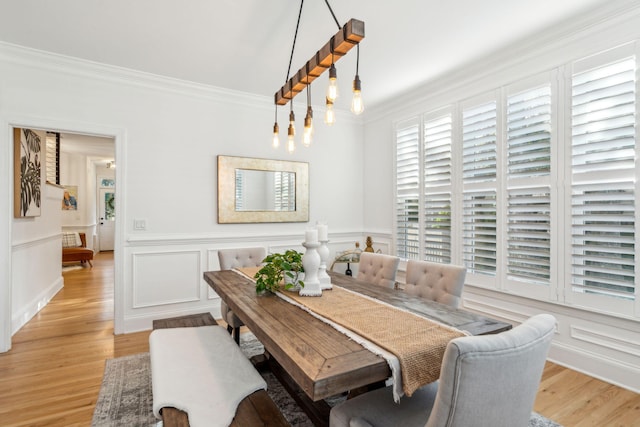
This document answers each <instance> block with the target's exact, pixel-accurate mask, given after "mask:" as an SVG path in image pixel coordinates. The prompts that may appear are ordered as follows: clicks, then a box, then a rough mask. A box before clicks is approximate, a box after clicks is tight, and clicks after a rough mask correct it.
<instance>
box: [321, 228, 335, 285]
mask: <svg viewBox="0 0 640 427" xmlns="http://www.w3.org/2000/svg"><path fill="white" fill-rule="evenodd" d="M327 243H329V240H320V247H319V248H318V254H319V255H320V268H319V269H318V280H319V281H320V288H321V289H322V290H323V291H326V290H327V289H332V288H333V285H332V284H331V277H330V276H329V274H328V273H327V262H328V261H329V246H327Z"/></svg>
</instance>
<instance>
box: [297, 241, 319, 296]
mask: <svg viewBox="0 0 640 427" xmlns="http://www.w3.org/2000/svg"><path fill="white" fill-rule="evenodd" d="M302 246H304V247H305V249H306V251H305V253H304V255H302V266H303V267H304V286H303V287H302V288H301V289H300V291H299V293H300V296H303V297H319V296H321V295H322V288H321V287H320V280H319V279H318V270H319V268H320V254H318V248H319V247H320V243H319V242H303V243H302Z"/></svg>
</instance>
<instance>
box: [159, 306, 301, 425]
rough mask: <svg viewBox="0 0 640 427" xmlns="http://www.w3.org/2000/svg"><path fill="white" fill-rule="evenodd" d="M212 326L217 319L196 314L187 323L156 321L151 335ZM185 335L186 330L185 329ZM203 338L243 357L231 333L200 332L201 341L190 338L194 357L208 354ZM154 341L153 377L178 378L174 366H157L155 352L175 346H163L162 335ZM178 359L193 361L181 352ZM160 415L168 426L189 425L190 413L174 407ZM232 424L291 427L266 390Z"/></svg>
mask: <svg viewBox="0 0 640 427" xmlns="http://www.w3.org/2000/svg"><path fill="white" fill-rule="evenodd" d="M211 324H215V325H217V323H216V322H215V320H213V318H211V316H204V315H196V317H194V316H187V317H185V319H184V320H183V319H180V318H175V319H164V320H160V321H154V332H153V333H152V335H153V334H154V333H155V330H157V329H164V328H172V327H176V326H177V327H194V326H204V325H211ZM216 327H219V326H216ZM220 329H221V330H223V331H224V329H223V328H221V327H220ZM204 331H205V330H202V331H201V332H204ZM185 332H187V331H186V330H185ZM216 332H217V331H216ZM181 335H182V334H181ZM187 335H189V334H187ZM203 336H204V337H205V338H204V340H205V341H206V340H213V341H214V342H209V344H210V345H215V346H223V347H225V348H227V349H228V350H229V351H231V352H232V354H233V353H235V350H232V349H234V348H235V349H237V352H238V353H239V356H241V357H244V355H243V354H242V353H241V351H240V349H239V348H238V347H237V345H236V344H235V342H234V341H233V339H232V338H231V337H230V336H229V334H228V333H227V332H226V331H224V334H219V333H215V334H211V337H210V338H209V334H202V333H199V334H198V337H199V338H198V339H193V338H189V339H187V341H189V340H190V341H191V342H190V345H192V346H193V347H192V351H193V354H194V355H195V354H197V353H199V352H202V351H206V349H204V347H206V345H204V346H203V343H202V342H200V340H202V339H203ZM151 340H152V338H151V337H150V351H151V352H152V378H153V376H154V375H163V374H166V373H167V372H171V374H170V375H179V374H177V373H174V371H173V367H170V366H167V365H166V362H164V363H165V364H164V365H162V362H161V363H160V364H158V362H156V364H155V365H154V362H153V358H154V356H153V352H163V353H164V352H172V351H173V350H172V349H171V347H172V346H171V345H167V344H168V343H164V344H163V343H162V341H164V338H163V337H162V336H161V335H156V337H155V338H154V341H155V344H154V345H153V346H152V345H151ZM158 342H160V344H158ZM229 343H230V344H232V345H233V347H231V346H229V345H228V344H229ZM175 356H178V357H179V358H182V359H190V358H191V356H189V355H185V352H180V351H178V352H176V354H175ZM194 357H195V356H194ZM156 359H157V357H156ZM179 363H184V364H189V363H190V360H181V361H180V362H179ZM247 368H248V369H253V367H252V366H247ZM158 370H162V371H164V372H163V374H162V373H160V372H158ZM244 373H246V374H248V375H251V373H249V372H244ZM244 373H243V374H244ZM194 387H198V388H199V389H202V384H199V385H194ZM160 415H161V416H162V420H163V425H164V426H165V427H174V426H176V427H188V426H190V424H189V417H188V414H187V412H184V411H182V410H180V409H176V408H175V407H171V406H164V407H162V409H161V410H160ZM229 425H230V426H232V427H241V426H242V427H244V426H258V427H259V426H274V427H280V426H282V427H284V426H289V423H288V422H287V421H286V420H285V418H284V416H283V415H282V413H281V412H280V410H279V409H278V407H277V406H276V404H275V403H274V402H273V401H272V400H271V398H270V397H269V395H268V394H267V392H266V390H262V389H261V390H257V391H254V392H253V393H251V394H249V395H248V396H246V397H245V398H244V399H243V400H242V401H241V402H240V403H239V404H238V406H237V408H236V412H235V416H234V418H233V420H232V421H231V424H229Z"/></svg>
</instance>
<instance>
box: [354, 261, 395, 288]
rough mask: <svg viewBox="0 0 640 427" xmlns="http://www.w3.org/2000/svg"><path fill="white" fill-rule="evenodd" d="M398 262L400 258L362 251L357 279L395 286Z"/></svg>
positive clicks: (390, 286)
mask: <svg viewBox="0 0 640 427" xmlns="http://www.w3.org/2000/svg"><path fill="white" fill-rule="evenodd" d="M399 263H400V258H398V257H395V256H392V255H384V254H377V253H373V252H362V253H361V254H360V262H359V263H358V277H357V279H358V280H364V281H366V282H369V283H374V284H376V285H379V286H384V287H387V288H392V289H393V288H394V287H395V286H396V273H397V272H398V264H399Z"/></svg>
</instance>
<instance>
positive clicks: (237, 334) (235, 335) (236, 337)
mask: <svg viewBox="0 0 640 427" xmlns="http://www.w3.org/2000/svg"><path fill="white" fill-rule="evenodd" d="M233 339H234V340H236V344H238V345H240V326H238V327H237V328H233Z"/></svg>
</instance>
